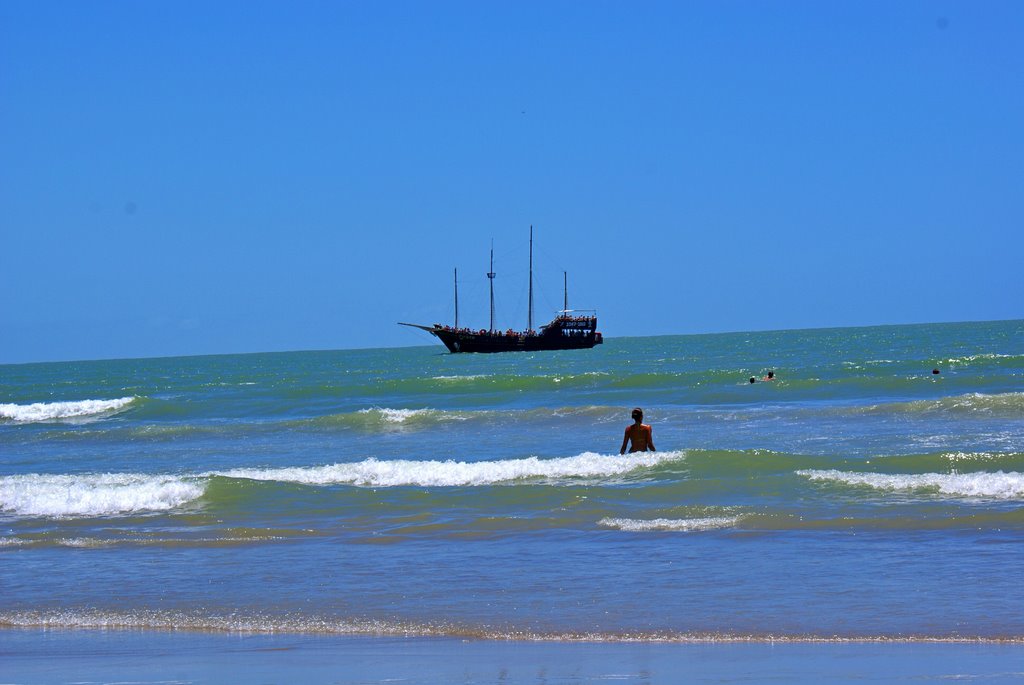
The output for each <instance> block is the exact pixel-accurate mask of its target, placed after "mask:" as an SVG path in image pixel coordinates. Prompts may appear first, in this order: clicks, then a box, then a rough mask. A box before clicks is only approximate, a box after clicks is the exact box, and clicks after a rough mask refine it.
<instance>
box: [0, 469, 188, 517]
mask: <svg viewBox="0 0 1024 685" xmlns="http://www.w3.org/2000/svg"><path fill="white" fill-rule="evenodd" d="M205 492H206V479H203V478H184V477H180V476H169V475H145V474H139V473H104V474H85V475H49V474H27V475H18V476H4V477H0V511H3V512H9V513H13V514H18V515H20V516H42V517H52V518H71V517H78V516H110V515H115V514H130V513H136V512H156V511H168V510H171V509H176V508H178V507H180V506H182V505H184V504H187V503H188V502H191V501H193V500H195V499H198V498H199V497H202V496H203V493H205Z"/></svg>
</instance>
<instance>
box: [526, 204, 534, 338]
mask: <svg viewBox="0 0 1024 685" xmlns="http://www.w3.org/2000/svg"><path fill="white" fill-rule="evenodd" d="M526 330H527V332H529V331H532V330H533V225H532V224H531V225H530V305H529V310H528V312H527V319H526Z"/></svg>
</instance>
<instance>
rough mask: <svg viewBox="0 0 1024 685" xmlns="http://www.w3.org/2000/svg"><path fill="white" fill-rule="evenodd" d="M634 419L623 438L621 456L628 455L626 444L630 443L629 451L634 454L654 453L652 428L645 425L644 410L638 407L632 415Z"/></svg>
mask: <svg viewBox="0 0 1024 685" xmlns="http://www.w3.org/2000/svg"><path fill="white" fill-rule="evenodd" d="M631 416H632V417H633V425H631V426H628V427H627V428H626V434H625V435H624V436H623V437H622V447H621V448H620V449H619V454H625V453H626V444H627V443H629V451H630V452H631V453H632V452H646V451H648V450H650V451H651V452H654V451H655V449H654V437H653V436H652V434H651V433H652V431H651V427H650V426H649V425H647V424H645V423H644V410H643V409H641V408H640V407H637V408H636V409H634V410H633V413H632V414H631Z"/></svg>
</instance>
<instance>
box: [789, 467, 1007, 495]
mask: <svg viewBox="0 0 1024 685" xmlns="http://www.w3.org/2000/svg"><path fill="white" fill-rule="evenodd" d="M796 473H797V475H799V476H804V477H805V478H808V479H810V480H812V481H831V482H836V483H843V484H845V485H857V486H866V487H870V488H874V489H876V490H887V491H908V492H912V491H915V490H931V491H935V492H938V493H939V494H941V495H949V496H954V497H988V498H993V499H1005V500H1014V499H1024V474H1021V473H1017V472H1013V471H1011V472H1007V473H1004V472H1003V471H996V472H994V473H992V472H979V473H920V474H889V473H858V472H851V471H837V470H834V469H832V470H827V471H819V470H801V471H797V472H796Z"/></svg>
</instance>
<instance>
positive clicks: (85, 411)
mask: <svg viewBox="0 0 1024 685" xmlns="http://www.w3.org/2000/svg"><path fill="white" fill-rule="evenodd" d="M137 399H138V398H136V397H121V398H119V399H116V400H80V401H77V402H35V403H33V404H0V419H6V420H8V421H13V422H15V423H38V422H41V421H56V420H59V419H71V418H81V417H101V416H109V415H111V414H115V413H117V412H119V411H121V410H123V409H125V408H127V407H128V406H129V405H130V404H132V403H133V402H135V401H136V400H137Z"/></svg>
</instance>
